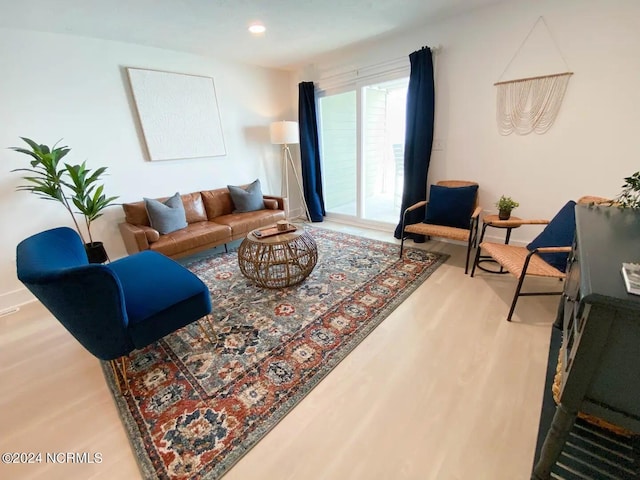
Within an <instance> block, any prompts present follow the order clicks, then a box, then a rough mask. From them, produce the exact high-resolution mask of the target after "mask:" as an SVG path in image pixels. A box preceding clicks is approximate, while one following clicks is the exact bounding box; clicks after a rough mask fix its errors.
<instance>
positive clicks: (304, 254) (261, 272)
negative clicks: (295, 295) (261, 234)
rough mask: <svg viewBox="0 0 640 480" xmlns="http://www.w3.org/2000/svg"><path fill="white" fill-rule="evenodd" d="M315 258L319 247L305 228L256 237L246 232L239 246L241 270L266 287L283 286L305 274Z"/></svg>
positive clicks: (292, 283)
mask: <svg viewBox="0 0 640 480" xmlns="http://www.w3.org/2000/svg"><path fill="white" fill-rule="evenodd" d="M317 261H318V248H317V246H316V242H315V240H314V239H313V237H312V236H311V235H310V234H309V233H308V232H307V231H305V230H304V229H301V228H298V229H297V230H296V231H294V232H289V233H282V234H278V235H273V236H270V237H266V238H258V237H256V236H255V235H254V234H253V233H249V235H247V238H245V239H244V240H243V241H242V243H241V244H240V248H239V249H238V265H239V266H240V271H241V272H242V274H243V275H244V276H245V277H247V278H249V279H250V280H253V281H254V282H255V283H257V284H258V285H260V286H261V287H265V288H282V287H289V286H291V285H295V284H296V283H300V282H301V281H302V280H304V279H305V278H307V277H308V276H309V274H310V273H311V271H312V270H313V267H315V266H316V263H317Z"/></svg>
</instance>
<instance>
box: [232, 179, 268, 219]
mask: <svg viewBox="0 0 640 480" xmlns="http://www.w3.org/2000/svg"><path fill="white" fill-rule="evenodd" d="M227 188H228V189H229V193H230V194H231V199H232V200H233V205H234V206H235V209H234V211H233V213H244V212H254V211H256V210H262V209H264V200H263V199H262V189H261V188H260V180H259V179H255V180H254V181H253V182H251V183H250V184H249V185H247V186H246V187H239V186H234V185H227Z"/></svg>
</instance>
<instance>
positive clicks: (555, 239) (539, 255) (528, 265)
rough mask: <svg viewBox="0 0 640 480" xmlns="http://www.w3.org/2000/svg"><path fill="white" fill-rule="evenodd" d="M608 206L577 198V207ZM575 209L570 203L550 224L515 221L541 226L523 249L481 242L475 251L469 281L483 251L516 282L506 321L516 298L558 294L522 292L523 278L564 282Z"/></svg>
mask: <svg viewBox="0 0 640 480" xmlns="http://www.w3.org/2000/svg"><path fill="white" fill-rule="evenodd" d="M610 202H611V200H609V199H606V198H602V197H592V196H588V197H581V198H580V199H579V200H578V202H577V203H578V204H581V205H589V204H600V203H602V204H607V203H610ZM575 208H576V202H574V201H573V200H570V201H568V202H567V203H566V204H565V205H564V206H563V207H562V208H561V209H560V211H559V212H558V213H556V215H555V216H554V217H553V218H552V219H551V220H537V219H536V220H533V219H532V220H518V221H517V223H518V224H519V225H545V227H544V229H543V230H542V232H541V233H540V234H539V235H538V236H537V237H536V238H535V239H534V240H533V241H531V242H530V243H529V244H528V245H527V246H519V245H505V244H502V243H493V242H482V243H481V244H480V246H479V247H478V249H477V250H476V257H475V261H474V263H473V269H472V270H471V276H472V277H473V275H474V274H475V271H476V267H477V266H478V263H479V262H480V258H481V255H480V251H483V252H484V253H485V254H487V255H488V256H489V257H491V259H492V260H493V261H495V262H496V263H497V264H498V265H500V267H502V268H503V269H504V270H506V271H507V272H509V273H511V274H512V275H514V276H515V277H516V278H517V279H518V284H517V286H516V290H515V293H514V295H513V300H512V301H511V307H510V308H509V313H508V314H507V321H509V322H510V321H511V317H512V316H513V312H514V311H515V309H516V303H517V302H518V298H519V297H524V296H531V295H560V294H562V292H561V291H541V292H539V291H536V292H533V291H532V292H522V285H523V283H524V280H525V277H527V276H529V277H546V278H556V279H558V280H564V279H565V278H566V271H567V262H568V260H569V254H570V252H571V248H572V245H573V239H574V235H575V229H576V216H575ZM515 222H516V221H515V220H514V223H515ZM492 273H498V272H492ZM505 273H506V272H505Z"/></svg>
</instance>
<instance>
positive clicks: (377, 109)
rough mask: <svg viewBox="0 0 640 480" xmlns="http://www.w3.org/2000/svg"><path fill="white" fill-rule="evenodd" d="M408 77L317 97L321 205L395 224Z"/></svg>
mask: <svg viewBox="0 0 640 480" xmlns="http://www.w3.org/2000/svg"><path fill="white" fill-rule="evenodd" d="M408 83H409V79H408V77H403V78H400V79H395V80H389V81H385V82H378V83H368V84H365V83H363V84H360V85H356V86H354V87H353V88H352V89H349V90H347V91H343V92H340V93H334V94H325V95H323V96H320V97H319V99H318V117H319V135H320V148H321V151H322V175H323V179H324V186H323V190H324V195H325V208H326V210H327V213H328V214H329V215H331V214H336V215H339V216H346V217H351V218H355V219H360V220H365V221H373V222H384V223H391V224H396V223H397V222H398V219H399V218H400V206H401V201H402V185H403V165H404V134H405V120H406V112H405V109H406V97H407V86H408Z"/></svg>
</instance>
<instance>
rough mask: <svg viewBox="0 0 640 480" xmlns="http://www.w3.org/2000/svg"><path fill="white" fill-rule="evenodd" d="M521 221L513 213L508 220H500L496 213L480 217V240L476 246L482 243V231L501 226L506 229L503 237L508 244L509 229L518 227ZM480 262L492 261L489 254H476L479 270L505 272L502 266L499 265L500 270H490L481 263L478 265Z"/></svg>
mask: <svg viewBox="0 0 640 480" xmlns="http://www.w3.org/2000/svg"><path fill="white" fill-rule="evenodd" d="M521 221H522V219H521V218H519V217H514V216H513V215H512V216H510V217H509V219H508V220H500V217H498V215H487V216H485V217H484V218H483V219H482V233H480V241H479V242H478V248H480V244H481V243H482V240H483V239H484V232H485V231H486V230H487V227H494V228H503V229H506V230H507V233H506V234H505V238H504V244H505V245H508V244H509V240H510V239H511V230H513V229H514V228H518V227H520V225H521V224H520V222H521ZM481 262H494V263H495V260H493V259H492V258H491V257H490V256H489V255H479V256H478V268H479V269H480V270H484V271H485V272H488V273H507V271H506V270H504V269H503V268H502V267H500V270H490V269H488V268H485V267H483V266H482V265H480V263H481Z"/></svg>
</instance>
